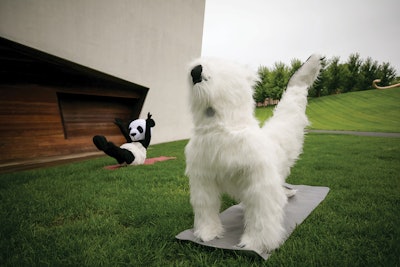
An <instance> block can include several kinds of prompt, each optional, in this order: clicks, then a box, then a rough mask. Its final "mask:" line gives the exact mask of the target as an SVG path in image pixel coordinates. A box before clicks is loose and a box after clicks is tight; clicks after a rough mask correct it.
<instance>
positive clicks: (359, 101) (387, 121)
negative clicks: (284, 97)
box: [256, 88, 400, 132]
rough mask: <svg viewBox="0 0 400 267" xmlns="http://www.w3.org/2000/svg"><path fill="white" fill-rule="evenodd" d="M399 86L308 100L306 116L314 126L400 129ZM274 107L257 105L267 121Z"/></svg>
mask: <svg viewBox="0 0 400 267" xmlns="http://www.w3.org/2000/svg"><path fill="white" fill-rule="evenodd" d="M399 100H400V88H396V89H389V90H368V91H361V92H352V93H346V94H340V95H332V96H325V97H320V98H313V99H310V100H309V105H308V107H307V115H308V117H309V119H310V121H311V126H310V128H311V129H323V130H349V131H371V132H400V103H399ZM272 110H273V107H268V108H258V109H257V110H256V116H257V118H258V119H259V120H260V121H264V120H265V119H267V118H268V117H269V116H271V114H272Z"/></svg>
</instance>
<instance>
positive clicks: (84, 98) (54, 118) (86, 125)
mask: <svg viewBox="0 0 400 267" xmlns="http://www.w3.org/2000/svg"><path fill="white" fill-rule="evenodd" d="M147 91H148V88H146V87H143V86H139V85H137V84H134V83H131V82H127V81H125V80H122V79H118V78H116V77H112V76H110V75H107V74H104V73H100V72H98V71H96V70H92V69H89V68H86V67H83V66H80V65H77V64H74V63H72V62H68V61H66V60H63V59H60V58H57V57H54V56H51V55H48V54H45V53H43V52H40V51H37V50H34V49H31V48H28V47H25V46H21V45H18V44H16V43H14V42H11V41H9V40H6V39H3V38H0V172H1V171H2V170H3V171H4V170H7V169H9V168H10V167H12V168H13V170H15V169H18V165H21V169H22V168H24V167H23V166H22V165H25V166H26V165H27V164H28V165H31V166H35V162H37V164H39V163H40V162H51V161H56V160H60V159H62V158H74V159H76V158H79V155H82V156H87V155H88V153H89V154H96V153H94V152H96V151H97V149H96V148H95V146H94V145H93V143H92V137H93V135H96V134H102V135H106V136H107V137H108V138H109V139H110V140H112V141H114V142H115V143H116V144H122V143H123V142H124V138H123V136H122V134H121V133H120V131H119V129H118V127H117V126H115V125H114V123H113V121H114V118H121V119H124V120H126V121H127V122H128V121H130V120H132V119H135V118H138V116H139V114H140V111H141V109H142V106H143V103H144V100H145V97H146V94H147ZM52 159H53V160H52ZM16 167H17V168H16Z"/></svg>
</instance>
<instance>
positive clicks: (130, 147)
mask: <svg viewBox="0 0 400 267" xmlns="http://www.w3.org/2000/svg"><path fill="white" fill-rule="evenodd" d="M151 116H152V115H151V114H150V113H148V114H147V119H146V120H144V119H137V120H134V121H132V122H131V123H130V124H129V127H126V125H124V123H123V122H122V120H120V119H115V122H114V123H115V124H116V125H117V126H118V127H119V129H120V130H121V132H122V134H123V135H124V137H125V139H126V141H127V142H126V143H125V144H123V145H121V146H120V147H118V146H116V145H115V144H114V143H112V142H109V141H107V138H106V137H104V136H102V135H96V136H94V137H93V143H94V145H95V146H96V147H97V148H98V149H99V150H101V151H104V153H106V154H107V155H108V156H110V157H113V158H115V159H116V160H117V161H118V163H119V164H124V165H125V164H127V165H140V164H143V163H144V161H145V159H146V152H147V148H148V146H149V144H150V140H151V128H152V127H154V126H155V125H156V124H155V122H154V120H153V119H152V118H151Z"/></svg>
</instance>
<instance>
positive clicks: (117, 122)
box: [114, 118, 132, 143]
mask: <svg viewBox="0 0 400 267" xmlns="http://www.w3.org/2000/svg"><path fill="white" fill-rule="evenodd" d="M114 124H115V125H117V126H118V128H119V129H120V131H121V133H122V134H123V136H124V137H125V139H126V142H127V143H131V142H132V140H131V137H130V136H129V132H128V127H127V126H126V125H125V124H124V123H123V121H122V120H121V119H119V118H115V120H114Z"/></svg>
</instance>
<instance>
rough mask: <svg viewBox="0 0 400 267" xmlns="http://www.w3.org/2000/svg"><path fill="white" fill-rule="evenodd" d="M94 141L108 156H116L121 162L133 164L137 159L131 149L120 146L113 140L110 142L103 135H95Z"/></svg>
mask: <svg viewBox="0 0 400 267" xmlns="http://www.w3.org/2000/svg"><path fill="white" fill-rule="evenodd" d="M93 143H94V144H95V146H96V147H97V148H98V149H99V150H101V151H104V153H106V154H107V155H108V156H110V157H113V158H115V159H116V160H117V161H118V163H119V164H121V163H124V162H126V163H127V164H131V163H132V162H133V161H134V160H135V156H134V155H133V154H132V153H131V152H130V151H129V150H127V149H123V148H120V147H118V146H116V145H114V144H113V143H112V142H108V141H107V139H106V138H105V137H104V136H102V135H96V136H94V137H93Z"/></svg>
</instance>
